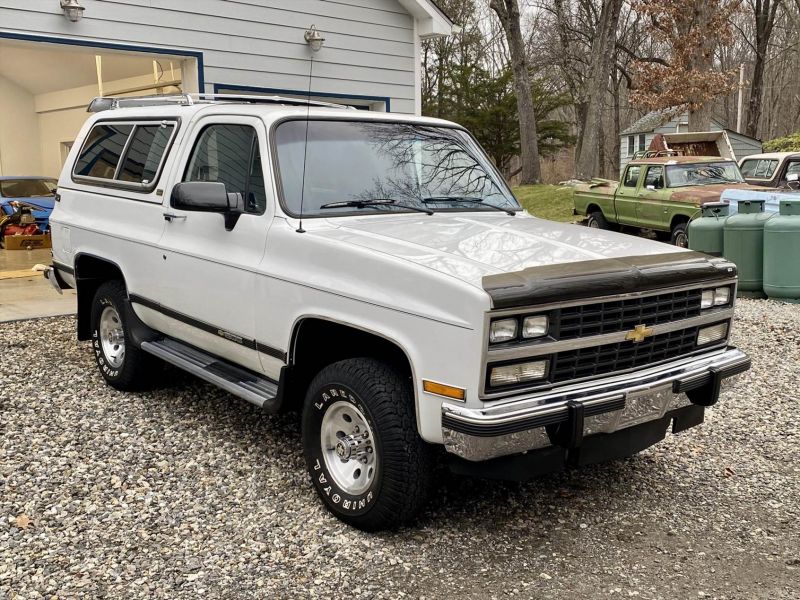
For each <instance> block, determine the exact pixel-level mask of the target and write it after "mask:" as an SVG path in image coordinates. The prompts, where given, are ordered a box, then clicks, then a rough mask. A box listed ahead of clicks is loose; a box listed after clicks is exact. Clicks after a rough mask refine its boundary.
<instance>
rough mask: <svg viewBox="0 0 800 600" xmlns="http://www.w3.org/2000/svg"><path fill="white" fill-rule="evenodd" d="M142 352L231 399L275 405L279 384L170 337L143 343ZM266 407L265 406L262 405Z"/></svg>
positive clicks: (268, 405)
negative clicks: (182, 371)
mask: <svg viewBox="0 0 800 600" xmlns="http://www.w3.org/2000/svg"><path fill="white" fill-rule="evenodd" d="M141 347H142V350H144V351H145V352H149V353H150V354H153V355H154V356H157V357H158V358H160V359H162V360H164V361H166V362H168V363H170V364H172V365H175V366H176V367H179V368H181V369H183V370H184V371H188V372H189V373H191V374H192V375H196V376H197V377H199V378H200V379H204V380H206V381H208V382H209V383H213V384H214V385H216V386H217V387H220V388H222V389H223V390H225V391H227V392H230V393H231V394H233V395H234V396H238V397H239V398H243V399H245V400H247V401H248V402H252V403H253V404H255V405H256V406H258V407H261V408H266V409H268V410H269V409H271V408H272V406H271V405H274V404H275V403H276V402H277V396H278V384H277V383H275V382H274V381H270V380H269V379H266V378H264V377H261V376H259V375H257V374H255V373H252V372H250V371H247V370H245V369H242V368H240V367H237V366H234V365H232V364H230V363H228V362H224V361H222V360H220V359H219V358H217V357H215V356H213V355H211V354H206V353H205V352H202V351H201V350H197V349H196V348H192V347H191V346H187V345H186V344H182V343H181V342H179V341H177V340H173V339H169V338H165V339H161V340H156V341H152V342H142V346H141ZM265 405H266V406H265Z"/></svg>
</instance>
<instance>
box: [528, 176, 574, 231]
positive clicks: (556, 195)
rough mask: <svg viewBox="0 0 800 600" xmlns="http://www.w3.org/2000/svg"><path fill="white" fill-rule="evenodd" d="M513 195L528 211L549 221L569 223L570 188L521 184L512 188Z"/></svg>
mask: <svg viewBox="0 0 800 600" xmlns="http://www.w3.org/2000/svg"><path fill="white" fill-rule="evenodd" d="M514 195H515V196H516V197H517V200H519V201H520V204H522V206H523V207H524V208H525V209H527V211H528V212H529V213H531V214H532V215H534V216H536V217H541V218H542V219H549V220H550V221H562V222H564V223H571V222H572V221H574V220H575V217H574V216H573V214H572V188H571V187H567V186H560V185H546V184H538V185H522V186H519V187H515V188H514Z"/></svg>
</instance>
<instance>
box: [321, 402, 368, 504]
mask: <svg viewBox="0 0 800 600" xmlns="http://www.w3.org/2000/svg"><path fill="white" fill-rule="evenodd" d="M336 400H346V401H347V402H350V403H351V404H352V405H353V406H355V407H356V408H358V409H359V410H361V411H362V412H366V411H365V409H364V407H363V406H362V405H361V403H359V402H358V401H357V400H356V397H355V396H354V395H353V393H352V392H348V391H347V390H345V389H342V388H341V387H329V388H328V389H327V390H326V391H323V392H322V393H321V394H320V397H319V400H318V401H317V402H314V408H315V409H316V412H317V414H318V415H319V422H320V424H321V423H322V416H323V415H324V414H325V411H326V410H327V408H328V406H329V405H330V403H331V402H332V401H336ZM370 426H372V424H371V423H370ZM320 451H321V450H320ZM313 470H314V471H316V473H315V477H314V483H315V485H318V487H319V488H320V490H321V491H322V493H323V494H325V496H326V497H328V498H329V499H330V501H331V503H333V504H334V505H335V506H338V507H341V508H342V509H344V510H346V511H350V512H352V513H354V514H356V513H359V512H361V511H364V510H366V509H367V508H368V507H369V505H370V503H371V502H372V501H373V499H374V498H375V494H374V492H373V490H372V489H370V490H368V491H367V492H365V493H364V494H361V495H358V496H353V495H351V494H347V493H346V492H344V491H343V490H341V489H339V488H338V486H337V485H336V484H335V483H334V482H333V479H332V478H331V476H330V474H329V473H328V472H327V470H326V469H325V463H324V461H323V460H322V459H321V457H320V456H317V457H316V458H315V462H314V466H313Z"/></svg>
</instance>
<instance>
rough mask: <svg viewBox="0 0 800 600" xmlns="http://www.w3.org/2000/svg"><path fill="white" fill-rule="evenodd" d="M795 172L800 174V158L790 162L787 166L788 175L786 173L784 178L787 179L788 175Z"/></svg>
mask: <svg viewBox="0 0 800 600" xmlns="http://www.w3.org/2000/svg"><path fill="white" fill-rule="evenodd" d="M794 174H797V175H800V161H798V160H793V161H792V162H790V163H789V165H788V166H787V167H786V175H784V177H783V178H784V179H786V176H787V175H794Z"/></svg>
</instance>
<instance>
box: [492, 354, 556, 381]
mask: <svg viewBox="0 0 800 600" xmlns="http://www.w3.org/2000/svg"><path fill="white" fill-rule="evenodd" d="M548 365H549V362H548V361H546V360H537V361H535V362H526V363H519V364H516V365H505V366H502V367H494V368H493V369H492V371H491V375H489V385H490V386H492V387H498V386H502V385H515V384H518V383H525V382H527V381H535V380H537V379H544V378H545V377H546V376H547V367H548Z"/></svg>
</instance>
